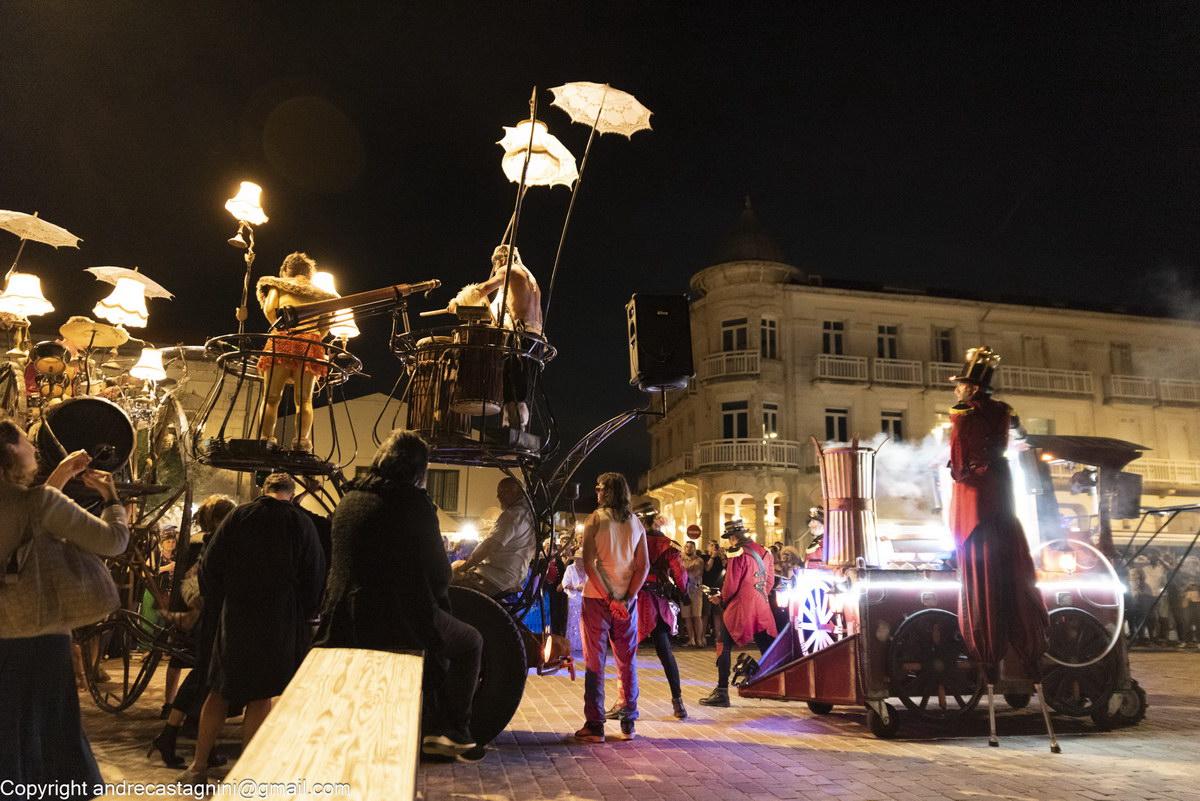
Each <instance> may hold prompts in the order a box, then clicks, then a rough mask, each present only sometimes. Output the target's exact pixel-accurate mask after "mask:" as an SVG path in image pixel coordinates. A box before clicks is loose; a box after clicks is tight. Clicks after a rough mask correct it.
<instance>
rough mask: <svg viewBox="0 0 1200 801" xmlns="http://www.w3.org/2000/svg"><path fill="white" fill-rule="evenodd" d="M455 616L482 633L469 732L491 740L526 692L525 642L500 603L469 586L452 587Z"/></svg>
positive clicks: (508, 718)
mask: <svg viewBox="0 0 1200 801" xmlns="http://www.w3.org/2000/svg"><path fill="white" fill-rule="evenodd" d="M450 604H451V606H452V607H453V608H454V616H455V617H457V618H458V619H459V620H461V621H463V622H464V623H469V624H470V625H472V626H474V627H475V629H476V631H478V632H479V633H480V635H481V636H482V637H483V654H482V658H481V659H480V664H479V686H478V689H476V690H475V699H474V701H472V703H471V734H472V735H473V736H474V737H475V742H477V743H490V742H491V741H492V740H494V739H496V737H497V735H499V734H500V732H502V731H504V728H505V727H506V726H507V725H508V723H509V721H510V720H512V717H513V715H514V714H516V711H517V707H518V706H520V704H521V696H522V695H524V693H525V677H526V675H527V674H528V670H529V669H528V666H527V664H526V662H525V643H524V642H523V641H522V640H521V634H520V632H519V631H518V630H517V624H516V623H514V622H513V619H512V617H510V616H509V614H508V612H506V611H504V608H503V607H502V606H500V604H498V603H496V602H495V601H493V600H492V599H491V598H489V597H488V596H486V595H484V594H483V593H481V592H478V591H476V590H472V589H470V588H468V587H451V588H450Z"/></svg>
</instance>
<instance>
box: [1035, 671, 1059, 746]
mask: <svg viewBox="0 0 1200 801" xmlns="http://www.w3.org/2000/svg"><path fill="white" fill-rule="evenodd" d="M1033 689H1034V691H1035V692H1036V693H1037V697H1038V703H1039V704H1041V707H1042V719H1043V720H1045V721H1046V734H1048V735H1049V736H1050V753H1052V754H1061V753H1062V749H1061V748H1059V747H1058V738H1056V737H1055V736H1054V724H1053V723H1051V722H1050V707H1049V706H1047V705H1046V696H1044V695H1042V685H1041V683H1038V684H1034V685H1033Z"/></svg>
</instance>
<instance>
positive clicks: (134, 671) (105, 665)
mask: <svg viewBox="0 0 1200 801" xmlns="http://www.w3.org/2000/svg"><path fill="white" fill-rule="evenodd" d="M133 617H134V618H135V619H137V620H140V618H139V617H138V616H137V615H134V616H133ZM135 625H136V623H134V622H131V620H130V619H129V618H128V617H126V616H125V615H123V614H122V613H121V612H118V613H117V615H116V616H114V617H112V618H109V619H108V620H105V621H102V622H100V623H97V624H95V625H94V626H88V627H87V628H85V629H80V631H79V632H78V633H77V634H76V641H77V643H78V645H79V649H80V651H81V652H82V656H83V675H84V677H85V679H86V681H87V688H88V692H89V693H90V694H91V696H92V700H93V701H95V702H96V706H98V707H100V708H101V709H103V710H104V711H106V712H121V711H123V710H125V709H128V708H129V707H130V706H132V705H133V704H134V702H136V701H137V699H138V698H140V697H141V695H142V693H143V692H145V690H146V685H148V684H149V683H150V679H151V677H153V676H154V670H155V668H157V667H158V663H159V660H161V659H162V655H163V651H162V650H160V649H159V648H156V647H153V643H147V642H146V641H144V640H143V639H142V638H141V637H140V636H139V634H138V633H137V631H136V630H135V629H134V626H135ZM158 636H160V637H162V638H164V643H165V638H166V637H167V636H168V635H167V632H166V630H165V629H160V630H159V634H158ZM147 646H149V647H147Z"/></svg>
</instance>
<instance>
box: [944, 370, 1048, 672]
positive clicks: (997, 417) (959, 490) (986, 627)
mask: <svg viewBox="0 0 1200 801" xmlns="http://www.w3.org/2000/svg"><path fill="white" fill-rule="evenodd" d="M967 358H968V363H967V365H966V367H965V368H964V371H963V375H961V376H955V377H954V378H952V379H951V380H952V381H954V382H956V383H957V384H958V385H959V387H960V388H959V389H958V390H957V392H958V395H959V398H960V403H958V404H957V405H956V406H955V407H954V408H953V409H951V418H950V421H951V425H950V475H951V477H952V478H953V479H954V494H953V497H952V498H951V502H950V527H951V529H952V530H953V532H954V541H955V544H956V546H957V548H958V565H959V578H960V581H961V584H962V590H961V593H960V595H959V623H960V626H961V627H962V633H963V639H964V640H965V642H966V645H967V649H968V651H969V652H970V653H971V655H972V656H973V657H975V659H977V660H978V661H979V663H980V664H981V665H982V666H983V667H984V668H986V669H987V671H988V676H989V681H992V680H994V678H995V668H996V665H997V664H999V662H1000V660H1001V659H1003V658H1004V657H1005V654H1006V652H1007V651H1008V649H1009V648H1010V647H1011V649H1012V651H1013V652H1014V654H1015V656H1016V658H1017V659H1019V660H1020V661H1021V663H1022V665H1023V666H1024V668H1025V670H1026V671H1028V673H1029V675H1031V676H1037V675H1038V674H1039V661H1040V658H1041V656H1042V653H1043V652H1044V651H1045V650H1046V627H1047V625H1048V624H1047V617H1046V607H1045V605H1044V604H1043V602H1042V596H1041V593H1040V592H1038V589H1037V577H1036V575H1035V573H1034V567H1033V560H1032V558H1031V557H1030V555H1029V544H1028V542H1027V541H1026V539H1025V532H1024V531H1023V530H1022V528H1021V523H1020V521H1019V520H1017V516H1016V511H1015V508H1014V504H1013V488H1012V474H1011V473H1010V472H1009V466H1008V459H1006V458H1005V456H1004V453H1005V450H1006V449H1007V447H1008V431H1009V427H1010V425H1011V423H1012V420H1013V416H1012V409H1011V408H1010V407H1009V406H1008V404H1006V403H1001V402H1000V401H997V400H994V399H993V398H992V397H991V395H990V391H991V390H990V387H989V386H988V382H989V380H990V378H991V374H992V372H993V371H994V370H995V363H996V362H997V361H999V357H998V356H995V355H994V354H993V353H992V352H991V351H990V350H989V349H987V348H979V349H975V350H972V351H971V352H970V353H968V356H967Z"/></svg>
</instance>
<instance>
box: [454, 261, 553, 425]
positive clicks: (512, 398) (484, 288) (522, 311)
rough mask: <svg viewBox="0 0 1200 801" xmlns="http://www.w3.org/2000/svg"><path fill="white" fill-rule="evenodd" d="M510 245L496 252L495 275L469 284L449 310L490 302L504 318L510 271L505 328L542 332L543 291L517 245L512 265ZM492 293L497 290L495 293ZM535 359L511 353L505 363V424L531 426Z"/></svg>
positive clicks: (498, 314)
mask: <svg viewBox="0 0 1200 801" xmlns="http://www.w3.org/2000/svg"><path fill="white" fill-rule="evenodd" d="M508 248H509V246H508V245H500V246H499V247H497V248H496V249H495V250H494V251H492V274H491V277H489V278H488V279H487V280H486V281H484V282H483V283H480V284H468V285H467V286H465V287H463V288H462V291H460V292H459V293H458V295H456V296H455V298H454V300H452V301H450V303H449V305H448V307H447V308H448V310H449V311H450V312H451V313H453V312H454V311H456V310H457V309H458V307H459V306H460V305H462V306H478V305H482V304H483V303H485V302H488V300H487V296H488V295H492V297H491V300H490V306H491V311H492V317H493V319H498V318H499V317H500V304H501V302H502V295H503V294H504V275H505V273H506V272H507V273H508V303H507V306H506V308H505V310H504V327H505V328H507V329H509V330H511V331H515V332H517V334H518V335H520V334H522V333H529V334H536V335H538V336H540V335H541V333H542V290H541V288H540V287H538V283H537V279H536V278H534V277H533V273H531V272H530V271H529V269H528V268H527V267H526V266H525V265H524V264H522V263H521V251H520V250H518V249H516V248H513V254H512V267H511V269H507V265H508ZM492 293H495V294H494V295H493V294H492ZM534 369H535V367H534V364H533V362H532V360H531V359H526V358H522V357H521V356H518V355H515V354H514V355H511V356H510V357H509V358H508V359H507V360H505V364H504V424H505V425H507V426H509V427H512V428H520V429H521V430H522V431H524V430H525V427H526V426H527V425H529V396H530V393H531V392H532V390H533V378H534V376H533V370H534Z"/></svg>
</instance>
